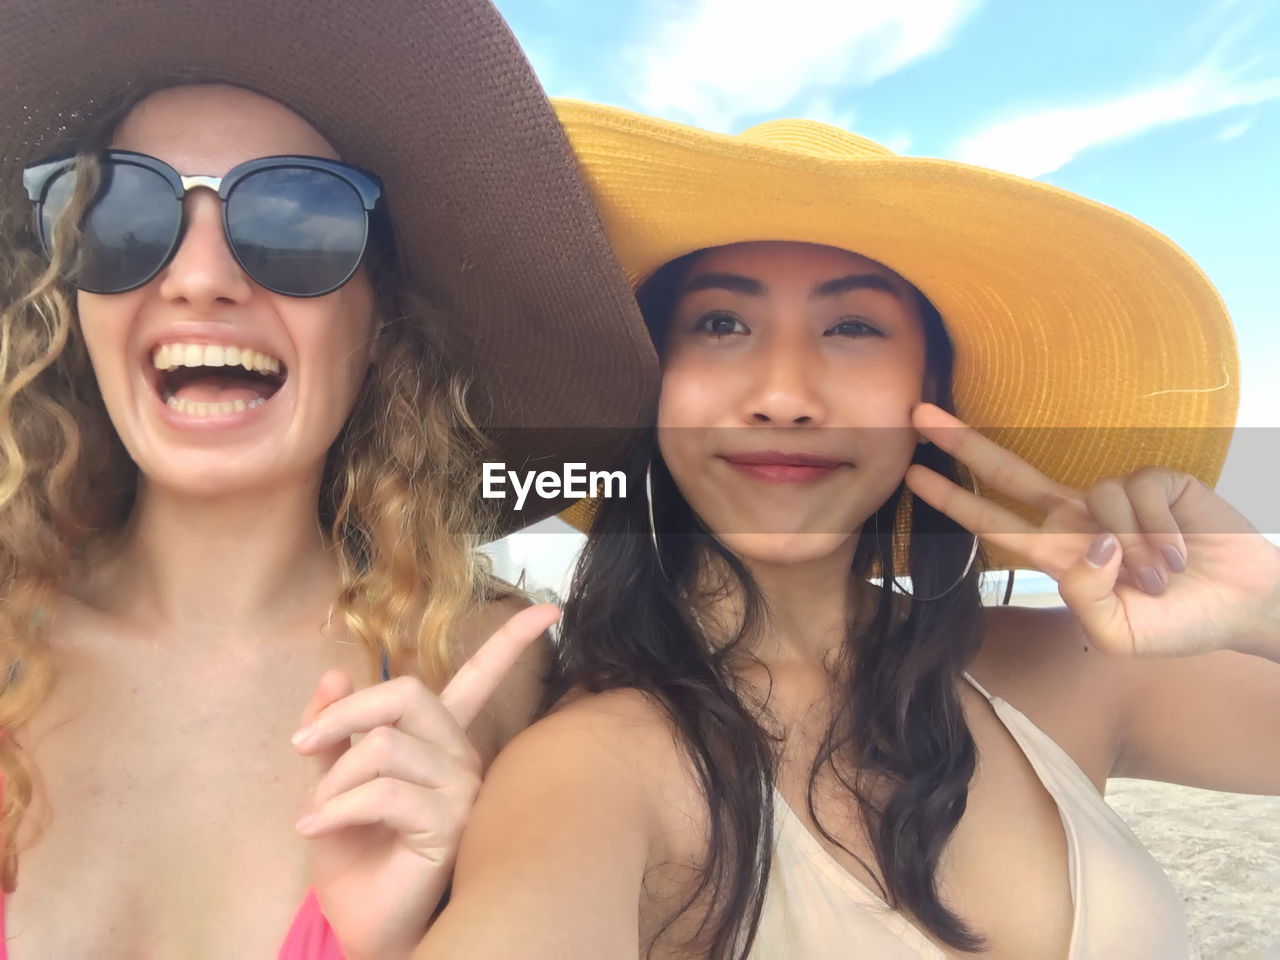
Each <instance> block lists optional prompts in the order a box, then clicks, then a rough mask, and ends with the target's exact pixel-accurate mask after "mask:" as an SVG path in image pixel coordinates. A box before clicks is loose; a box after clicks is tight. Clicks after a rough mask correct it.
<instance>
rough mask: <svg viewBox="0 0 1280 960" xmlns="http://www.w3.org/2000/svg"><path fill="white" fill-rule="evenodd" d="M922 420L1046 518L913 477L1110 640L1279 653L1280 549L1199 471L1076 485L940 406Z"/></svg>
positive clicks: (1112, 643) (1180, 649) (976, 468)
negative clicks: (1044, 577) (1045, 577)
mask: <svg viewBox="0 0 1280 960" xmlns="http://www.w3.org/2000/svg"><path fill="white" fill-rule="evenodd" d="M912 419H913V422H914V424H915V427H916V429H917V430H919V431H920V433H921V434H922V435H923V436H924V437H925V438H926V439H928V440H930V441H932V442H933V443H935V444H936V445H937V446H938V447H940V448H941V449H943V450H944V451H946V452H947V453H949V454H951V455H952V456H953V457H955V459H956V460H958V461H959V462H960V463H963V464H964V465H965V466H966V467H967V468H968V469H969V471H970V472H971V473H972V474H973V475H974V476H975V477H977V479H978V480H979V481H981V483H982V484H983V486H985V487H986V488H988V489H991V490H995V491H998V492H1000V493H1003V494H1005V495H1006V496H1008V497H1010V498H1011V499H1013V500H1016V501H1018V502H1020V503H1024V504H1026V505H1028V506H1030V507H1032V508H1034V509H1035V510H1036V511H1037V512H1039V513H1040V514H1042V515H1043V518H1044V519H1043V520H1042V521H1040V522H1039V523H1033V522H1030V521H1027V520H1024V519H1022V518H1021V517H1019V516H1017V515H1015V514H1013V513H1012V512H1010V511H1009V510H1006V509H1005V508H1004V507H1001V506H1000V505H998V504H996V503H994V502H993V501H991V500H988V499H986V498H984V497H980V496H976V495H975V494H974V493H972V492H971V491H969V490H965V489H962V488H960V487H959V486H957V485H956V484H954V483H951V482H950V481H949V480H946V479H945V478H943V477H942V476H940V475H938V474H937V473H935V472H934V471H932V470H929V469H928V468H926V467H922V466H919V465H915V466H912V467H911V468H910V469H909V470H908V472H907V477H906V480H907V486H908V487H910V489H911V490H912V492H914V493H915V494H916V496H918V497H920V498H921V499H922V500H924V501H926V502H927V503H929V504H931V505H932V506H934V507H935V508H937V509H938V510H940V511H942V512H943V513H945V514H947V516H949V517H951V518H952V519H953V520H955V521H956V522H957V523H959V524H960V525H961V526H963V527H965V528H966V529H967V530H969V531H971V532H973V533H976V534H977V535H978V536H980V537H981V538H982V539H983V540H984V541H986V542H987V543H989V544H992V545H994V546H996V547H1000V548H1002V549H1005V550H1008V551H1010V552H1012V553H1014V554H1016V555H1018V556H1020V557H1023V558H1025V559H1026V560H1027V562H1028V563H1029V564H1030V565H1032V566H1034V567H1036V568H1037V569H1040V570H1043V571H1044V572H1045V573H1047V574H1049V575H1050V576H1051V577H1053V578H1054V579H1055V580H1056V581H1057V582H1058V592H1059V593H1060V594H1061V595H1062V599H1063V601H1064V602H1065V603H1066V605H1067V607H1068V608H1069V609H1070V610H1071V611H1072V613H1074V614H1075V616H1076V617H1077V618H1078V619H1079V621H1080V623H1081V624H1082V625H1083V627H1084V630H1085V633H1086V635H1087V636H1088V638H1089V640H1090V642H1091V643H1092V644H1093V645H1094V646H1095V647H1097V648H1098V649H1099V650H1101V651H1103V652H1105V653H1111V654H1122V655H1139V656H1150V655H1156V656H1179V655H1189V654H1197V653H1206V652H1209V651H1211V650H1221V649H1235V650H1240V651H1241V652H1247V653H1262V654H1265V655H1269V656H1273V655H1274V648H1275V647H1276V646H1277V642H1276V641H1277V637H1278V636H1280V549H1278V548H1277V547H1276V546H1275V545H1273V544H1271V543H1270V542H1269V541H1267V539H1266V538H1265V537H1263V536H1262V535H1261V534H1260V533H1258V531H1257V530H1256V529H1254V527H1253V526H1252V525H1251V524H1250V523H1249V522H1248V521H1247V520H1245V518H1244V517H1242V516H1241V515H1240V514H1239V513H1238V512H1236V510H1235V509H1234V508H1233V507H1232V506H1231V505H1230V504H1228V503H1227V502H1226V501H1224V500H1223V499H1222V498H1221V497H1219V496H1218V495H1217V494H1215V493H1214V492H1213V491H1212V490H1210V489H1208V488H1207V487H1205V486H1204V485H1203V484H1201V483H1200V482H1199V481H1198V480H1196V479H1195V478H1194V477H1190V476H1187V475H1186V474H1180V473H1175V472H1173V471H1171V470H1166V469H1163V468H1159V467H1144V468H1142V469H1140V470H1137V471H1135V472H1134V473H1131V474H1129V475H1128V476H1126V477H1120V478H1115V479H1107V480H1103V481H1101V482H1099V483H1097V484H1095V485H1094V486H1093V487H1091V488H1090V489H1089V490H1086V491H1083V492H1082V491H1077V490H1072V489H1070V488H1069V487H1065V486H1063V485H1061V484H1059V483H1056V482H1054V481H1052V480H1050V479H1049V478H1048V477H1045V476H1044V475H1043V474H1041V473H1040V472H1039V471H1037V470H1036V469H1035V468H1034V467H1032V466H1031V465H1030V464H1028V463H1026V462H1025V461H1023V460H1021V459H1019V458H1018V457H1017V456H1016V455H1014V454H1013V453H1010V452H1009V451H1008V450H1005V449H1004V448H1002V447H999V446H997V445H996V444H995V443H993V442H991V441H990V440H988V439H987V438H985V437H983V436H982V435H981V434H980V433H978V432H977V431H976V430H973V429H972V428H970V427H967V426H965V425H964V424H963V423H961V421H959V420H957V419H956V418H955V417H952V416H951V415H950V414H947V413H946V412H944V411H943V410H941V409H939V408H938V407H935V406H933V405H932V404H921V405H920V406H919V407H918V408H916V410H915V411H914V413H913V416H912Z"/></svg>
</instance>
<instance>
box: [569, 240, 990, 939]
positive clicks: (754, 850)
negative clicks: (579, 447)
mask: <svg viewBox="0 0 1280 960" xmlns="http://www.w3.org/2000/svg"><path fill="white" fill-rule="evenodd" d="M700 252H701V251H699V253H700ZM699 253H693V254H689V255H688V256H686V257H682V258H681V259H679V260H675V261H672V262H671V263H669V264H667V265H666V266H664V267H663V268H662V269H661V270H659V271H658V272H657V273H656V274H655V275H654V276H653V278H652V279H651V280H649V281H648V282H647V283H646V284H645V285H644V286H643V287H642V288H641V289H640V291H639V292H638V293H637V299H638V300H639V301H640V306H641V310H642V312H643V313H644V315H645V318H646V321H647V322H648V324H649V328H650V332H651V333H652V334H653V338H654V343H655V345H656V346H657V348H658V350H659V352H661V351H662V347H663V344H664V340H665V333H666V324H667V321H668V319H669V317H670V315H671V312H672V310H673V308H674V305H675V301H676V298H677V296H678V293H679V289H680V285H681V284H682V282H683V280H684V278H685V277H686V276H687V275H688V271H689V269H690V268H691V267H692V265H693V262H694V260H695V259H696V258H697V257H698V255H699ZM919 302H920V309H921V314H922V316H923V320H924V334H925V364H926V371H927V375H928V376H929V379H930V383H931V384H932V386H933V389H934V393H935V402H936V403H938V405H939V406H942V407H943V408H945V409H948V410H950V409H951V408H952V401H951V389H950V386H951V370H952V362H953V355H954V353H953V349H952V346H951V341H950V338H949V337H948V336H947V333H946V330H945V328H944V327H943V323H942V318H941V317H940V316H939V315H938V311H937V310H936V309H935V308H934V307H933V305H932V304H931V303H929V301H928V300H927V299H926V298H925V297H924V295H923V294H920V295H919ZM914 461H915V462H917V463H922V464H924V465H925V466H928V467H931V468H932V469H934V470H936V471H938V472H939V473H941V474H943V475H944V476H948V477H950V478H952V479H953V480H956V481H957V482H960V483H963V481H961V480H960V479H959V476H958V471H957V468H956V465H955V463H954V461H953V460H952V459H951V458H950V457H949V456H948V455H946V454H944V453H943V452H942V451H941V450H939V449H938V448H937V447H935V446H933V445H932V444H924V445H920V446H917V448H916V454H915V457H914ZM622 469H623V470H624V472H625V473H626V476H627V489H629V490H643V489H644V484H645V477H646V471H647V470H648V471H650V478H651V483H652V499H653V510H654V517H655V521H656V525H657V529H658V531H659V532H660V533H661V535H660V537H659V538H658V544H659V546H658V548H657V550H655V545H654V543H653V541H652V540H651V539H650V534H649V530H650V526H649V516H648V512H647V510H648V508H647V506H646V504H645V502H644V500H643V498H641V497H638V496H629V497H622V498H617V499H605V500H602V501H601V502H600V509H599V512H598V514H597V515H596V519H595V522H594V524H593V526H592V530H591V536H590V537H589V539H588V542H587V545H586V547H585V548H584V551H583V554H582V557H581V558H580V560H579V562H578V567H577V570H576V572H575V576H574V580H573V585H572V587H571V589H570V592H569V597H568V599H567V601H566V603H565V607H564V618H563V621H562V643H561V645H560V649H559V653H558V656H557V662H556V663H555V665H554V668H553V673H552V677H551V681H550V683H549V684H548V686H547V692H546V697H545V700H544V709H549V708H550V707H551V706H552V705H553V704H554V703H555V702H556V701H557V700H558V699H559V698H560V697H562V696H563V695H564V694H565V693H567V692H568V691H569V690H571V689H579V690H585V691H589V692H600V691H604V690H610V689H617V688H631V689H636V690H639V691H641V692H642V693H644V694H645V695H646V696H648V697H650V698H651V699H652V700H653V701H654V702H655V703H656V704H658V705H660V707H661V708H662V709H663V710H664V711H665V713H666V714H667V716H668V717H669V718H670V720H671V723H672V725H673V727H674V728H675V732H676V734H677V739H678V742H679V743H680V745H681V748H682V749H683V751H684V752H685V754H686V756H687V758H688V760H689V762H690V764H691V767H692V769H693V771H694V772H695V774H696V776H697V778H698V782H699V785H700V787H701V790H702V793H703V794H704V796H705V799H706V802H707V807H708V816H709V821H708V824H709V831H708V835H707V853H706V859H705V860H704V861H703V863H702V865H701V866H702V870H701V876H700V880H699V883H698V885H697V887H696V889H695V890H694V892H693V893H692V894H691V895H690V897H689V898H688V900H687V901H686V902H685V903H684V905H683V906H682V908H681V910H680V911H679V912H677V913H676V914H675V915H674V916H672V917H671V918H670V919H669V920H668V921H667V925H666V927H664V928H663V931H664V932H665V931H667V930H669V929H670V928H671V926H672V924H674V922H675V921H676V919H678V918H679V917H680V916H681V914H683V913H685V912H687V911H688V910H690V909H691V908H693V907H694V906H695V905H698V904H708V905H709V906H708V908H707V912H706V914H705V916H704V918H703V919H702V921H701V923H700V924H699V925H698V927H697V929H696V930H695V931H694V933H693V934H692V936H691V940H690V942H691V945H692V944H697V946H698V949H699V950H700V952H704V953H705V956H707V957H709V958H713V960H722V958H723V960H729V958H737V957H744V956H746V954H747V952H748V951H749V949H750V945H751V942H752V940H753V939H754V936H755V931H756V926H757V924H758V922H759V917H760V911H761V907H762V905H763V901H764V893H765V886H766V882H767V878H768V873H769V867H770V862H771V847H772V834H773V804H772V791H773V783H774V777H775V772H776V766H777V752H778V749H779V737H778V736H777V735H776V734H775V733H774V732H771V731H770V730H769V729H768V728H767V726H766V725H765V724H763V723H762V722H761V718H760V717H758V714H759V713H760V705H759V703H758V702H748V701H746V700H744V697H743V695H742V692H741V690H740V688H739V685H738V683H737V682H736V681H735V677H734V674H733V671H732V670H731V669H730V666H731V661H732V660H733V658H734V657H735V656H741V653H742V651H743V650H744V649H746V648H747V645H748V643H749V642H750V641H751V640H752V639H754V638H755V637H757V636H759V634H760V632H761V630H762V629H763V623H764V615H765V612H766V607H765V601H764V598H763V597H762V595H761V593H760V590H759V588H758V587H757V585H756V584H755V582H754V580H753V579H752V577H751V575H750V573H749V572H748V570H747V569H746V567H745V566H744V565H743V564H742V562H741V561H740V560H739V559H738V558H737V557H736V556H735V555H734V554H733V553H732V552H730V551H729V550H728V549H727V548H726V547H724V546H723V545H722V544H721V543H720V542H719V541H718V540H716V539H715V538H714V537H713V536H711V535H710V533H709V532H708V531H706V530H705V529H704V528H703V527H702V525H701V523H700V522H699V521H698V519H697V517H696V516H695V515H694V513H693V511H692V509H691V508H690V507H689V505H688V503H687V502H686V501H685V499H684V497H683V496H682V495H681V494H680V491H679V489H678V488H677V487H676V485H675V482H674V481H673V479H672V477H671V475H670V473H669V472H668V471H667V469H666V467H665V465H664V464H663V463H662V458H661V456H660V454H659V453H658V450H657V444H656V438H655V434H654V431H653V430H649V431H647V432H646V433H645V434H643V435H642V436H641V437H640V438H639V439H638V441H637V442H636V443H635V444H634V445H633V447H632V449H631V451H630V453H629V455H628V457H627V458H626V461H625V463H624V464H623V465H622ZM863 530H864V535H862V536H860V537H859V539H858V544H857V548H856V551H855V554H854V559H853V569H852V572H853V573H854V574H855V575H857V576H860V577H863V578H867V579H876V580H878V581H879V583H880V587H879V590H878V593H877V597H878V603H877V607H876V610H875V612H874V615H873V616H872V618H871V619H870V622H869V625H868V626H866V627H865V628H860V629H855V628H854V627H853V626H852V625H850V627H849V629H848V631H847V633H846V637H845V640H844V643H843V646H842V649H841V654H840V661H839V665H838V669H837V671H836V682H837V684H838V692H837V696H836V698H835V704H836V706H835V708H834V710H833V713H832V716H831V719H830V722H829V724H828V726H827V728H826V731H825V734H824V736H823V737H822V740H821V742H820V745H819V749H818V752H817V755H816V757H815V759H814V763H813V766H812V768H811V770H810V773H809V782H808V792H807V804H808V812H809V815H810V817H811V818H812V819H813V822H814V823H815V824H816V825H817V827H818V830H819V831H820V832H821V833H822V835H823V836H824V837H826V838H827V840H829V841H830V842H832V843H835V844H838V845H840V846H841V847H842V848H843V849H845V850H846V851H847V852H848V853H849V854H850V855H851V856H855V857H856V854H854V853H853V851H851V850H849V849H848V848H847V847H844V845H843V844H840V841H838V840H837V839H836V838H835V837H834V836H832V835H831V834H830V833H829V832H828V830H827V829H826V828H825V827H824V826H823V825H822V823H821V821H820V819H819V817H818V815H817V811H816V809H815V806H814V791H815V784H816V781H817V778H818V776H819V774H820V773H821V772H822V771H823V770H824V769H828V768H829V769H830V771H831V772H832V773H834V775H835V777H836V778H837V780H838V782H839V784H840V785H841V786H842V787H843V788H844V789H846V790H847V791H848V793H849V795H850V796H851V797H852V798H853V799H854V800H855V801H856V802H857V804H858V808H859V810H860V812H861V814H862V816H863V818H864V820H865V822H866V824H867V828H868V834H869V837H870V839H871V844H872V847H873V849H874V852H875V859H876V865H877V866H878V867H879V870H878V871H877V870H875V869H872V868H871V866H870V865H868V864H866V863H865V862H863V861H861V860H860V861H859V862H863V865H864V866H866V867H867V869H868V872H870V873H871V874H872V876H873V877H876V878H877V880H876V882H877V883H878V884H879V886H880V890H881V894H882V896H883V897H884V899H885V900H886V901H887V902H888V903H889V904H890V905H891V906H893V907H895V908H897V909H903V910H907V911H909V912H910V913H911V914H912V915H913V916H914V917H915V918H916V919H917V920H918V921H919V922H920V923H922V924H923V925H924V926H925V927H926V928H927V929H928V930H929V931H930V932H932V933H933V934H934V935H935V936H937V937H938V938H939V939H941V940H942V941H944V942H945V943H947V944H950V945H951V946H953V947H957V948H959V949H963V950H978V949H981V948H982V946H983V943H984V941H983V939H982V938H981V937H980V936H978V935H977V934H976V933H975V932H974V931H973V930H971V929H970V928H969V927H968V926H967V925H966V924H965V923H964V921H963V920H962V919H961V918H960V917H958V916H957V915H956V914H955V913H954V912H952V911H951V910H950V909H949V908H948V907H947V906H946V905H945V904H944V903H943V902H942V900H941V898H940V897H939V895H938V886H937V877H936V873H937V867H938V861H939V857H940V855H941V853H942V850H943V848H944V846H945V845H946V842H947V840H948V838H949V837H950V836H951V833H952V831H954V829H955V827H956V824H957V823H958V822H959V821H960V817H961V816H962V814H963V813H964V810H965V804H966V801H967V797H968V789H969V781H970V779H971V777H972V776H973V772H974V766H975V759H976V751H975V747H974V741H973V736H972V735H971V733H970V732H969V728H968V726H967V724H966V723H965V720H964V713H963V711H962V709H961V704H960V698H959V695H958V694H957V692H956V682H957V680H958V679H959V677H960V675H961V673H962V671H963V670H964V669H965V667H966V666H967V665H968V663H969V662H970V661H971V660H972V658H973V656H974V654H975V653H976V652H977V649H978V646H979V643H980V628H979V614H980V598H979V590H978V576H979V574H978V567H979V566H980V564H978V565H974V567H973V568H971V569H969V570H968V571H967V572H966V571H965V568H966V564H967V563H968V561H969V556H970V550H971V548H972V543H973V541H972V537H971V536H970V535H968V534H967V533H966V532H965V531H963V530H962V529H960V528H959V527H958V526H957V525H956V524H955V523H954V522H953V521H952V520H950V519H949V518H948V517H946V516H944V515H943V514H940V513H939V512H937V511H936V510H934V509H933V508H931V507H929V506H928V505H927V504H925V503H923V502H922V501H920V500H919V499H918V498H916V497H914V496H912V495H911V494H910V493H909V492H907V491H906V489H905V486H904V485H901V484H900V485H899V487H898V489H897V490H896V491H895V492H894V493H893V495H892V496H891V497H890V498H889V499H888V500H887V501H886V502H885V503H884V504H883V505H882V506H881V507H880V508H879V509H878V510H877V511H876V513H875V515H874V516H873V517H871V518H868V521H867V523H866V524H864V526H863ZM666 531H673V532H671V533H667V532H666ZM868 531H869V532H868ZM940 534H951V535H950V536H942V535H940ZM904 542H905V546H906V553H907V556H908V558H909V563H908V569H909V574H910V577H911V583H912V591H913V593H914V594H915V595H917V596H920V597H935V596H937V595H939V594H943V596H942V597H941V598H940V599H937V600H933V601H930V602H910V603H909V604H906V605H905V607H904V602H903V600H902V598H901V597H900V596H895V593H894V589H893V583H894V577H895V576H896V575H900V573H899V571H898V570H897V569H896V568H895V554H897V556H898V557H901V554H902V552H903V547H904ZM895 543H896V544H897V549H896V550H895ZM659 550H660V552H661V556H659V555H658V551H659ZM707 557H710V558H717V559H718V560H719V561H720V562H722V563H723V567H724V569H725V570H726V571H728V573H729V575H730V578H731V579H730V583H732V584H733V585H734V587H735V588H736V589H737V590H738V591H740V595H741V598H742V602H743V616H742V620H741V623H740V624H739V626H738V629H737V632H736V634H735V635H734V636H733V637H731V638H730V640H729V642H728V643H727V644H715V645H713V644H712V643H710V642H709V641H708V638H707V637H706V636H705V635H704V632H703V631H702V629H701V628H700V625H699V623H698V621H697V619H696V618H695V616H694V614H693V602H692V601H691V600H690V598H689V596H688V594H687V592H686V591H687V590H688V589H690V587H691V586H692V584H693V583H694V582H695V580H696V574H697V568H698V565H699V563H700V562H701V561H702V559H703V558H707ZM962 574H963V576H962ZM957 580H959V583H958V585H956V586H955V587H954V588H953V589H950V590H948V587H951V586H952V585H953V584H956V583H957ZM904 613H905V615H904ZM655 942H656V941H655Z"/></svg>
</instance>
